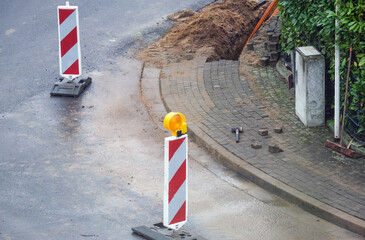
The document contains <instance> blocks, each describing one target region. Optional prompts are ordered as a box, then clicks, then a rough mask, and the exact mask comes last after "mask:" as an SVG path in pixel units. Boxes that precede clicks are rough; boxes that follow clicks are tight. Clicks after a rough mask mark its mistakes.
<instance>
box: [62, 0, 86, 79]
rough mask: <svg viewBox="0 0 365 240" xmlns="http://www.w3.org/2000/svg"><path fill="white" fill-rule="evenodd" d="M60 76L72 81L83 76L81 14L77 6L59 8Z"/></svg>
mask: <svg viewBox="0 0 365 240" xmlns="http://www.w3.org/2000/svg"><path fill="white" fill-rule="evenodd" d="M57 15H58V40H59V63H60V75H61V76H63V77H65V78H68V79H70V80H72V79H74V78H76V77H79V76H80V75H81V51H80V37H79V12H78V7H77V6H70V4H69V2H66V6H58V7H57Z"/></svg>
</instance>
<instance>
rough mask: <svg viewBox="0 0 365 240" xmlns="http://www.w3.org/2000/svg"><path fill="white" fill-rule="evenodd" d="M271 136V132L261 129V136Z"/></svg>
mask: <svg viewBox="0 0 365 240" xmlns="http://www.w3.org/2000/svg"><path fill="white" fill-rule="evenodd" d="M268 134H269V130H268V129H267V128H262V129H259V135H261V136H267V135H268Z"/></svg>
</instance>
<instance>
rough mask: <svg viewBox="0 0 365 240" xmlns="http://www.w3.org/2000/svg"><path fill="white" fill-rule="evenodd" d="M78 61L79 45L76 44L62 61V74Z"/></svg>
mask: <svg viewBox="0 0 365 240" xmlns="http://www.w3.org/2000/svg"><path fill="white" fill-rule="evenodd" d="M77 59H78V44H75V46H73V47H72V48H71V49H70V50H69V51H68V52H67V53H66V54H65V55H64V56H63V57H62V59H61V63H62V74H63V73H64V72H65V71H66V70H67V69H68V68H69V67H70V66H71V65H72V64H73V63H74V62H76V60H77Z"/></svg>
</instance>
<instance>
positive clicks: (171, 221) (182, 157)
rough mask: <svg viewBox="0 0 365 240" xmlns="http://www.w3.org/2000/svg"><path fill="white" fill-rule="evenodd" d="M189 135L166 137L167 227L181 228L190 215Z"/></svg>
mask: <svg viewBox="0 0 365 240" xmlns="http://www.w3.org/2000/svg"><path fill="white" fill-rule="evenodd" d="M187 139H188V137H187V135H183V136H182V137H178V138H177V137H168V138H165V189H164V221H163V224H164V226H165V227H168V228H171V229H176V230H177V229H179V228H180V227H181V226H182V225H184V224H185V223H186V221H187V215H188V210H187V209H188V171H187V169H188V154H187V151H188V149H187V148H188V145H187Z"/></svg>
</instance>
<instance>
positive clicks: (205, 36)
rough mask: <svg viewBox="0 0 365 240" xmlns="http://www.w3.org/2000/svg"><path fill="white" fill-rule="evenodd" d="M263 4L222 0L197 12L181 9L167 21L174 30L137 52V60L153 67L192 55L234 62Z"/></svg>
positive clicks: (209, 59) (244, 0)
mask: <svg viewBox="0 0 365 240" xmlns="http://www.w3.org/2000/svg"><path fill="white" fill-rule="evenodd" d="M267 4H268V3H267V2H264V3H261V4H258V3H257V2H256V1H253V0H224V1H222V2H217V3H213V4H211V5H209V6H207V7H205V8H203V9H202V10H201V11H200V12H194V11H192V10H183V11H180V12H177V13H175V14H172V15H170V16H169V17H168V18H169V19H170V20H171V21H173V22H174V27H173V28H171V29H170V30H169V31H168V32H167V33H166V34H165V35H164V36H163V37H162V38H161V39H160V40H158V41H157V42H155V43H153V44H152V45H150V46H148V47H146V48H144V49H143V50H141V51H140V52H139V54H138V57H139V58H140V59H142V60H143V61H145V62H146V63H150V64H154V65H156V66H162V65H165V64H168V63H172V62H180V61H182V60H190V59H192V58H194V57H196V56H204V57H207V61H216V60H220V59H227V60H238V58H239V55H240V54H241V51H242V48H243V46H244V44H245V43H246V41H247V39H248V38H249V36H250V34H251V32H252V30H253V29H254V28H255V26H256V24H257V22H258V21H259V19H260V17H261V16H262V14H263V12H264V11H265V9H266V8H267Z"/></svg>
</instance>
